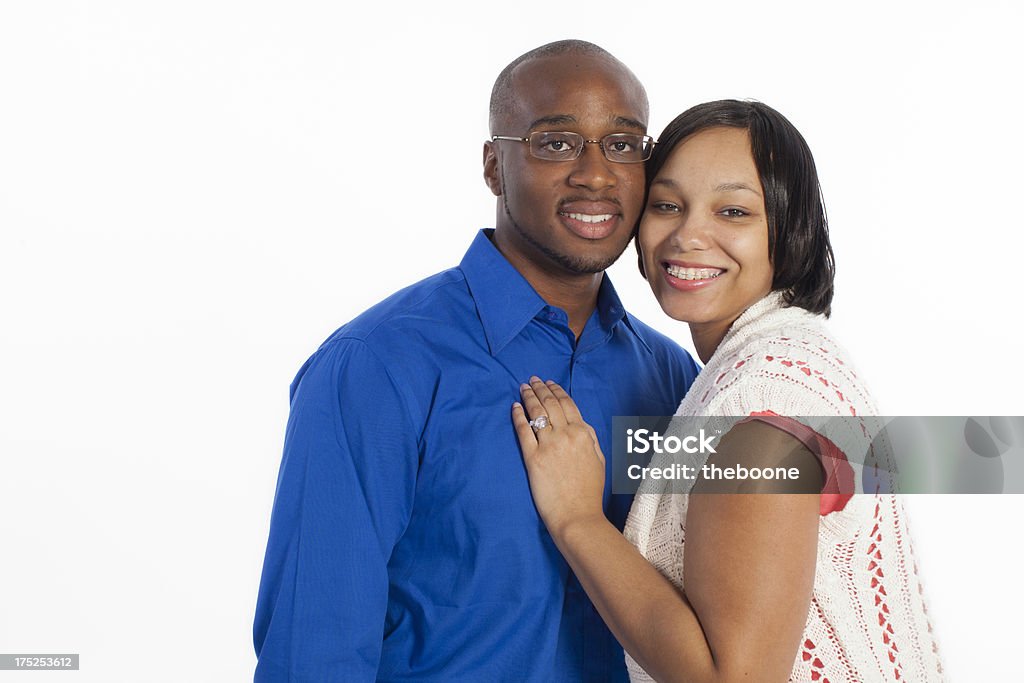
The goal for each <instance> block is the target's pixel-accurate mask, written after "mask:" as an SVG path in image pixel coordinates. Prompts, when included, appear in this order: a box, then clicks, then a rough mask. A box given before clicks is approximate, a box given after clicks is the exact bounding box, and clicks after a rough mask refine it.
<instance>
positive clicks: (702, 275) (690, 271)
mask: <svg viewBox="0 0 1024 683" xmlns="http://www.w3.org/2000/svg"><path fill="white" fill-rule="evenodd" d="M665 270H667V271H668V274H669V275H671V276H672V277H674V278H679V279H680V280H713V279H714V278H716V277H718V276H719V275H721V274H722V273H724V272H725V271H724V270H722V269H721V268H681V267H680V266H668V267H667V268H666V269H665Z"/></svg>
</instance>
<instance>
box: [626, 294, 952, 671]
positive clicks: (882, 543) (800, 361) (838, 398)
mask: <svg viewBox="0 0 1024 683" xmlns="http://www.w3.org/2000/svg"><path fill="white" fill-rule="evenodd" d="M756 411H772V412H775V413H777V414H779V415H783V416H787V417H792V418H795V419H798V420H800V421H801V422H805V423H806V422H807V421H806V420H805V419H803V418H804V416H844V417H845V416H851V415H856V416H865V417H866V416H871V415H877V409H876V407H875V404H874V401H873V400H872V398H871V396H870V394H869V393H868V391H867V389H866V387H865V386H864V384H863V383H862V382H861V381H860V379H859V378H858V377H857V375H856V374H855V372H854V370H853V367H852V365H851V364H850V363H849V361H848V360H846V354H845V353H844V352H843V350H842V349H841V348H840V347H839V346H838V344H836V342H835V341H833V339H832V338H831V337H830V336H829V334H828V332H827V330H826V329H825V327H824V326H823V324H822V318H821V317H820V316H816V315H813V314H811V313H808V312H807V311H805V310H803V309H801V308H796V307H785V306H784V305H783V303H782V298H781V295H780V294H779V293H772V294H769V295H768V296H767V297H765V298H764V299H762V300H761V301H759V302H758V303H756V304H754V305H753V306H751V307H750V308H749V309H747V310H746V311H745V312H744V313H743V315H742V316H740V317H739V318H738V319H737V320H736V322H735V323H734V324H733V325H732V327H731V329H730V330H729V332H728V334H726V336H725V338H724V339H723V340H722V343H721V344H720V345H719V347H718V349H717V350H716V351H715V353H714V355H713V356H712V357H711V359H710V360H709V361H708V363H707V365H706V366H705V368H704V370H703V371H702V372H701V374H700V376H699V377H698V378H697V381H696V382H694V384H693V387H692V388H691V389H690V391H689V393H688V394H687V395H686V398H685V399H684V400H683V402H682V403H681V404H680V406H679V410H678V411H677V412H676V414H677V415H684V416H708V417H711V416H747V415H750V414H751V413H753V412H756ZM869 420H870V418H869ZM835 422H837V421H833V423H835ZM857 423H858V420H854V419H848V420H843V421H841V424H842V425H847V426H849V425H857ZM865 433H867V431H866V430H865ZM824 436H826V437H828V438H830V439H831V440H832V441H833V442H835V443H836V444H837V445H840V446H841V447H842V444H843V443H844V442H845V443H849V439H850V438H851V437H850V435H849V434H845V435H844V434H824ZM665 486H666V485H665V483H664V481H660V482H659V481H656V480H649V481H647V482H645V483H644V485H643V486H641V488H640V492H639V493H638V494H637V497H636V500H635V501H634V503H633V507H632V509H631V510H630V513H629V519H628V520H627V521H626V528H625V535H626V538H628V539H629V540H630V541H631V542H632V543H633V544H634V545H635V546H636V547H637V548H638V549H639V550H640V552H641V553H642V554H643V555H644V557H646V558H647V559H648V560H649V561H650V562H651V564H653V565H654V566H655V567H657V569H658V570H659V571H660V572H661V573H662V574H664V575H665V576H666V577H667V578H668V579H669V580H671V581H672V583H674V584H675V585H676V586H678V587H679V588H681V589H682V588H683V550H684V538H685V526H686V525H685V521H686V511H687V503H688V496H687V495H686V494H680V493H675V494H668V493H667V490H666V488H665ZM904 514H905V513H904V511H903V506H902V504H901V503H900V500H899V499H898V498H897V497H896V496H893V495H873V494H856V495H854V496H853V498H852V499H850V501H849V502H848V503H847V504H846V506H845V508H843V509H842V510H838V511H834V512H831V513H829V514H827V515H825V516H823V517H821V521H820V524H819V527H818V559H817V566H816V568H815V575H814V593H813V597H812V598H811V604H810V607H809V609H808V611H807V623H806V625H805V627H804V634H803V638H802V639H801V644H800V648H799V650H798V652H797V655H796V661H795V662H794V664H793V671H792V673H791V674H790V678H789V680H790V681H819V682H820V683H826V682H831V683H842V682H850V683H868V682H874V681H899V682H904V681H910V682H914V683H917V682H924V681H927V682H928V683H932V682H935V681H942V680H943V674H942V664H941V661H940V659H939V656H938V652H937V649H936V646H935V642H934V639H933V637H932V628H931V625H930V623H929V620H928V613H927V608H926V605H925V602H924V598H923V593H922V589H921V585H920V582H919V580H918V572H917V567H916V565H915V562H914V556H913V551H912V548H911V544H910V536H909V534H908V531H907V524H906V520H905V517H904ZM626 664H627V666H628V668H629V672H630V677H631V679H632V680H633V681H650V680H652V679H651V678H650V677H649V676H648V675H647V674H646V672H644V670H643V669H641V668H640V666H639V665H638V664H637V663H636V662H635V661H633V659H632V658H631V657H629V655H627V656H626Z"/></svg>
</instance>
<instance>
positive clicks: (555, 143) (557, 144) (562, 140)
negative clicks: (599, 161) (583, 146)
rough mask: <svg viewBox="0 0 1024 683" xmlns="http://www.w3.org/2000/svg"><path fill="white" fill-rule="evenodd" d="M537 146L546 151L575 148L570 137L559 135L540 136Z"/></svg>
mask: <svg viewBox="0 0 1024 683" xmlns="http://www.w3.org/2000/svg"><path fill="white" fill-rule="evenodd" d="M537 146H538V147H539V148H540V149H543V150H545V151H547V152H571V151H572V150H573V149H575V147H574V144H573V141H572V140H571V139H569V138H567V137H563V136H560V135H550V136H545V137H542V138H541V139H540V140H539V141H538V145H537Z"/></svg>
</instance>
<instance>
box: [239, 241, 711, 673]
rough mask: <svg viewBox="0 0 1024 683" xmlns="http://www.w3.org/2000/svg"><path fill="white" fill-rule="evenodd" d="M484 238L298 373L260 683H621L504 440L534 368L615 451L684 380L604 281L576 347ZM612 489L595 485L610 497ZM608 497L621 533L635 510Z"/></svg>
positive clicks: (261, 629)
mask: <svg viewBox="0 0 1024 683" xmlns="http://www.w3.org/2000/svg"><path fill="white" fill-rule="evenodd" d="M568 322H569V321H568V318H567V316H566V314H565V312H564V311H562V310H560V309H557V308H553V307H551V306H549V305H547V304H546V303H545V302H544V300H543V299H541V297H540V296H539V295H538V294H537V293H536V292H535V291H534V290H533V288H532V287H531V286H530V284H529V283H528V282H527V281H526V280H525V279H524V278H523V277H522V276H521V275H520V274H519V272H518V271H516V270H515V268H513V267H512V266H511V265H510V264H509V263H508V261H506V260H505V258H504V257H503V256H502V255H501V254H500V252H498V250H497V249H496V248H495V247H494V246H493V245H492V244H491V242H490V240H489V239H488V235H487V233H486V231H482V232H481V233H480V234H479V235H478V236H477V237H476V239H475V241H474V242H473V244H472V246H471V247H470V249H469V251H468V252H467V254H466V256H465V258H464V259H463V261H462V263H461V265H460V266H459V267H458V268H453V269H451V270H447V271H445V272H442V273H440V274H438V275H435V276H433V277H430V278H427V279H426V280H423V281H422V282H419V283H417V284H415V285H412V286H411V287H408V288H406V289H404V290H402V291H400V292H398V293H397V294H395V295H393V296H391V297H390V298H388V299H386V300H385V301H383V302H382V303H380V304H378V305H376V306H374V307H373V308H371V309H369V310H368V311H366V312H365V313H363V314H362V315H360V316H359V317H357V318H356V319H355V320H353V321H352V322H350V323H348V324H347V325H345V326H344V327H342V328H341V329H339V330H338V331H337V332H335V333H334V334H333V335H332V336H331V337H330V338H329V339H328V340H327V341H326V342H324V344H323V345H322V346H321V347H320V349H319V350H318V351H317V352H316V353H315V354H314V355H313V356H312V357H311V358H310V359H309V360H308V361H307V362H306V364H305V365H304V366H303V367H302V369H301V370H300V371H299V374H298V376H297V377H296V378H295V381H294V382H293V384H292V387H291V416H290V418H289V421H288V428H287V434H286V437H285V448H284V458H283V460H282V463H281V470H280V475H279V478H278V485H277V495H276V498H275V501H274V510H273V517H272V519H271V524H270V539H269V542H268V544H267V554H266V560H265V563H264V567H263V579H262V582H261V585H260V591H259V598H258V604H257V607H256V621H255V626H254V640H255V645H256V652H257V655H258V656H259V663H258V665H257V669H256V680H257V681H317V682H318V683H321V682H326V681H373V680H382V681H472V682H473V683H480V682H484V681H486V682H497V681H517V682H519V681H543V682H545V683H547V682H551V681H583V680H585V681H618V680H623V681H625V680H627V676H626V672H625V666H624V664H623V654H622V648H621V647H620V646H619V645H618V644H617V643H616V642H615V640H614V638H613V637H612V635H611V634H610V632H609V631H608V630H607V628H606V627H605V626H604V624H603V623H602V621H601V619H600V616H599V615H598V614H597V613H596V611H595V610H594V607H593V606H592V605H591V603H590V601H589V600H588V599H587V597H586V595H585V594H584V593H583V591H582V590H581V588H580V585H579V583H578V581H576V579H575V577H573V576H572V574H571V573H570V572H569V570H568V568H567V565H566V564H565V561H564V560H563V559H562V557H561V556H560V555H559V553H558V550H557V549H556V548H555V545H554V543H553V542H552V540H551V537H550V536H549V535H548V533H547V531H546V530H545V529H544V526H543V524H542V523H541V521H540V518H539V517H538V515H537V511H536V509H535V508H534V505H533V500H532V498H531V496H530V488H529V485H528V482H527V477H526V471H525V469H524V468H523V463H522V457H521V454H520V451H519V446H518V443H517V441H516V437H515V433H514V431H513V429H512V420H511V405H512V402H513V401H515V400H518V398H519V385H520V384H521V383H522V382H523V381H525V380H527V379H528V378H529V377H530V376H531V375H534V374H535V375H539V376H540V377H542V378H544V379H553V380H555V381H557V382H559V383H560V384H561V385H562V386H563V387H565V388H566V389H567V391H568V392H569V393H570V394H571V395H572V397H573V398H574V399H575V400H576V402H577V403H578V404H579V407H580V411H581V412H582V414H583V417H584V418H585V419H586V420H587V421H588V422H589V423H590V424H591V425H592V426H593V427H594V429H595V430H596V432H597V434H598V437H599V438H600V441H601V447H602V449H603V450H604V452H605V453H606V454H607V453H611V420H612V416H614V415H668V414H672V413H673V412H675V409H676V406H677V405H678V403H679V401H680V399H681V398H682V396H683V394H684V393H685V391H686V389H687V388H688V387H689V385H690V383H691V382H692V381H693V379H694V377H695V376H696V373H697V367H696V365H695V364H694V362H693V360H692V359H691V358H690V356H689V355H688V354H687V353H686V352H685V351H683V350H682V349H681V348H679V346H677V345H676V344H675V343H673V342H671V341H669V340H668V339H667V338H665V337H664V336H662V335H660V334H658V333H657V332H654V331H653V330H651V329H650V328H648V327H647V326H645V325H644V324H642V323H640V322H639V321H637V320H636V319H635V318H633V317H631V316H630V315H629V314H627V313H626V312H625V311H624V310H623V307H622V303H621V302H620V301H619V298H618V296H617V295H616V294H615V290H614V289H613V288H612V285H611V283H610V282H609V280H608V278H607V277H605V278H604V280H603V282H602V285H601V289H600V293H599V295H598V305H597V309H596V310H595V311H594V313H593V315H592V316H591V317H590V319H589V320H588V321H587V324H586V327H585V328H584V330H583V333H582V335H581V336H580V338H579V341H577V340H576V339H575V336H574V334H573V332H572V330H571V329H570V328H569V324H568ZM610 481H611V476H610V473H609V476H608V482H609V484H608V488H610ZM608 488H606V491H605V509H606V512H607V514H608V516H609V519H611V520H612V521H613V522H614V523H615V524H616V525H618V527H619V528H620V529H621V528H622V525H623V522H624V521H625V517H626V514H627V513H628V510H629V504H630V502H631V501H630V498H629V497H625V496H618V495H616V496H612V495H611V494H610V491H609V490H608Z"/></svg>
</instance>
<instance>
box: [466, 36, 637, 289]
mask: <svg viewBox="0 0 1024 683" xmlns="http://www.w3.org/2000/svg"><path fill="white" fill-rule="evenodd" d="M513 89H514V94H515V106H514V107H513V110H512V111H511V112H510V113H509V114H508V115H506V116H504V117H503V119H502V120H501V121H500V123H499V124H498V126H500V129H498V128H497V127H496V129H495V130H493V131H492V133H494V134H496V135H510V136H515V137H527V136H528V135H529V134H530V133H533V132H536V131H569V132H574V133H579V134H581V135H582V136H583V137H584V138H585V139H587V140H600V139H601V138H603V137H604V136H606V135H609V134H612V133H641V134H642V133H646V132H647V131H646V126H647V106H646V97H645V95H644V92H643V90H642V88H641V86H640V84H639V83H638V82H637V81H636V79H635V78H634V77H633V76H632V75H631V74H630V73H629V72H628V71H626V70H625V69H623V68H622V67H621V66H619V65H617V64H615V63H614V62H612V61H611V60H608V59H606V58H601V57H599V56H592V55H578V54H569V55H559V56H555V57H545V58H541V59H535V60H532V61H530V62H527V63H524V64H522V65H520V66H519V68H518V69H517V70H516V72H515V74H514V75H513ZM484 177H485V179H486V180H487V183H488V185H489V186H490V188H491V191H492V192H494V194H495V195H497V196H498V216H497V228H496V238H497V241H498V245H499V247H500V248H501V249H502V252H503V253H504V254H505V256H506V257H507V258H508V259H509V261H511V262H512V263H513V265H516V266H517V267H518V268H519V269H520V270H524V268H527V269H534V268H539V269H541V270H543V271H547V272H550V273H563V274H564V273H569V274H585V273H598V272H601V271H603V270H605V269H606V268H607V267H608V266H610V265H611V264H612V263H614V262H615V260H616V259H617V258H618V257H619V255H620V254H622V251H623V250H624V249H625V248H626V245H627V244H628V243H629V238H630V234H631V233H632V231H633V227H634V226H635V225H636V222H637V219H638V218H639V216H640V209H641V205H642V203H643V192H644V165H643V164H642V163H637V164H624V163H615V162H611V161H609V160H608V159H607V158H605V156H604V154H603V153H602V151H601V148H600V146H599V145H596V144H589V143H588V144H585V145H584V149H583V153H582V154H581V155H580V157H579V158H578V159H575V160H573V161H545V160H542V159H538V158H535V157H534V156H532V155H531V154H530V147H529V145H528V144H526V143H522V142H515V141H495V142H490V143H487V144H486V145H485V147H484Z"/></svg>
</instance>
